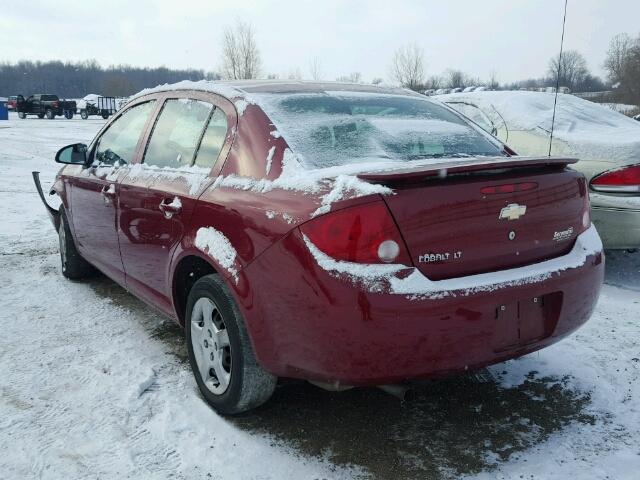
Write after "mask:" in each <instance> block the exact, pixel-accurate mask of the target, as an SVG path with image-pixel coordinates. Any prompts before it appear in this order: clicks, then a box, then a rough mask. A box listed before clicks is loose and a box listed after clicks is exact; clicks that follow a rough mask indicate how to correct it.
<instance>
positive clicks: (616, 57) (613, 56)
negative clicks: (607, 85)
mask: <svg viewBox="0 0 640 480" xmlns="http://www.w3.org/2000/svg"><path fill="white" fill-rule="evenodd" d="M633 46H634V41H633V40H632V39H631V37H630V36H629V35H627V34H626V33H620V34H618V35H616V36H615V37H613V38H612V39H611V42H610V43H609V50H608V51H607V58H606V59H605V61H604V68H605V70H607V73H608V74H609V79H610V80H611V81H612V82H614V83H618V82H620V81H621V80H622V77H623V76H624V70H625V67H626V65H627V62H628V59H629V56H630V54H631V50H632V49H633Z"/></svg>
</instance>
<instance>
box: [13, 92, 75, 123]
mask: <svg viewBox="0 0 640 480" xmlns="http://www.w3.org/2000/svg"><path fill="white" fill-rule="evenodd" d="M16 111H17V112H18V117H20V118H27V115H37V116H38V118H44V117H47V118H49V119H54V118H56V116H58V115H60V116H64V117H65V118H73V115H74V114H75V113H76V102H74V101H70V100H60V99H59V98H58V96H57V95H49V94H37V95H31V96H29V97H27V98H26V99H25V98H24V97H23V96H22V95H17V99H16Z"/></svg>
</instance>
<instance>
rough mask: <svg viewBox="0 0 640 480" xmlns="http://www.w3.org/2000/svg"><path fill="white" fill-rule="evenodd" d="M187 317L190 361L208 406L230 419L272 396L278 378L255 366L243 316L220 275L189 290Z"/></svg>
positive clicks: (200, 282) (207, 276) (202, 280)
mask: <svg viewBox="0 0 640 480" xmlns="http://www.w3.org/2000/svg"><path fill="white" fill-rule="evenodd" d="M185 317H186V322H185V329H184V330H185V336H186V339H187V349H188V353H189V363H190V364H191V369H192V370H193V375H194V376H195V379H196V383H197V384H198V388H200V392H201V393H202V395H203V396H204V398H205V400H206V401H207V403H209V405H211V406H212V407H213V408H214V409H215V410H217V411H218V412H219V413H221V414H225V415H234V414H237V413H242V412H246V411H247V410H251V409H252V408H255V407H257V406H259V405H262V404H263V403H264V402H266V401H267V400H268V399H269V398H270V397H271V395H272V394H273V391H274V390H275V388H276V382H277V378H276V377H274V376H273V375H271V374H270V373H268V372H266V371H265V370H263V369H262V367H261V366H260V365H258V362H257V360H256V358H255V355H254V353H253V349H252V347H251V341H250V340H249V335H248V333H247V329H246V327H245V323H244V320H243V319H242V315H241V313H240V311H239V310H238V307H237V306H236V303H235V301H234V300H233V298H232V297H231V294H230V292H229V290H228V289H227V286H226V284H225V282H224V280H223V279H221V278H220V277H219V276H218V275H206V276H204V277H202V278H201V279H199V280H198V281H197V282H196V283H195V284H194V285H193V288H192V289H191V291H190V292H189V297H188V299H187V307H186V315H185ZM221 332H226V334H225V333H221ZM203 377H204V378H203Z"/></svg>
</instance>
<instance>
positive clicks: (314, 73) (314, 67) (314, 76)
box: [309, 56, 322, 81]
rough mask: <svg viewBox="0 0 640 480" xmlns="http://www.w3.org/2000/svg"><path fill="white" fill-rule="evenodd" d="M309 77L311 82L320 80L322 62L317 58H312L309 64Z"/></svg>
mask: <svg viewBox="0 0 640 480" xmlns="http://www.w3.org/2000/svg"><path fill="white" fill-rule="evenodd" d="M309 76H310V77H311V80H315V81H318V80H322V62H321V61H320V58H319V57H317V56H314V57H313V58H312V59H311V61H310V62H309Z"/></svg>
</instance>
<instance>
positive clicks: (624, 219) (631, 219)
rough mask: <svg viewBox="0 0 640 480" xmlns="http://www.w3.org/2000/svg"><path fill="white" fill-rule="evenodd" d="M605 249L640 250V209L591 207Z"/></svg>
mask: <svg viewBox="0 0 640 480" xmlns="http://www.w3.org/2000/svg"><path fill="white" fill-rule="evenodd" d="M591 219H592V221H593V223H594V224H595V225H596V227H598V232H599V233H600V236H601V237H602V243H603V244H604V247H605V248H611V249H625V248H640V209H638V210H634V209H621V208H606V207H595V206H592V207H591Z"/></svg>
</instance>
